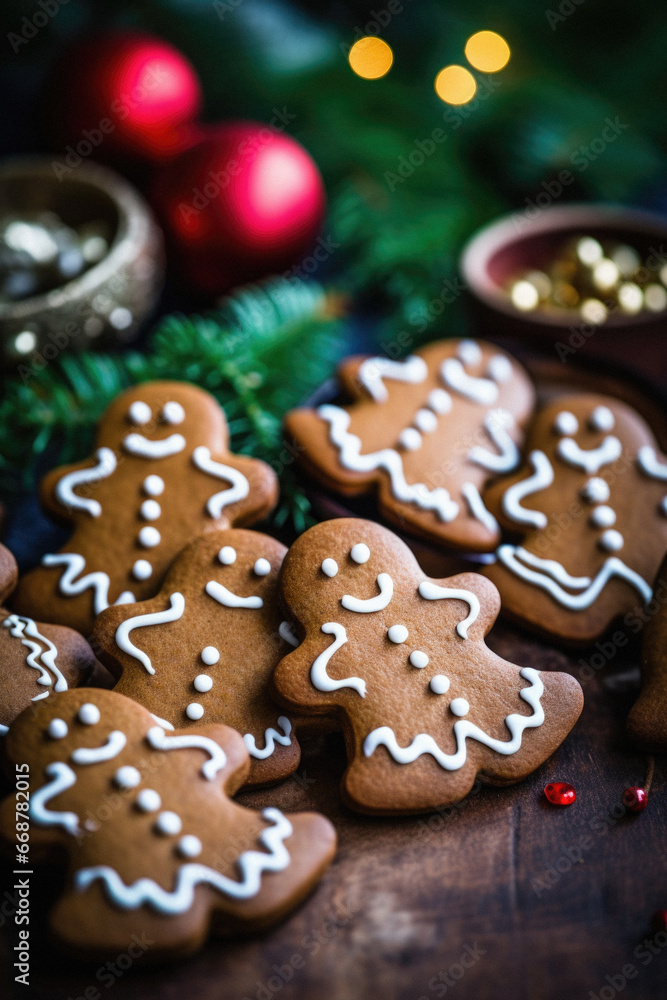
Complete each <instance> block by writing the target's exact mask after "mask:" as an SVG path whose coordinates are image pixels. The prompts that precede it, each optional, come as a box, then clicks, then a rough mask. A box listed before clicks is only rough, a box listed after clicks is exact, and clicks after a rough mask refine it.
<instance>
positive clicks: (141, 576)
mask: <svg viewBox="0 0 667 1000" xmlns="http://www.w3.org/2000/svg"><path fill="white" fill-rule="evenodd" d="M152 573H153V567H152V566H151V564H150V563H149V562H148V560H147V559H137V561H136V562H135V564H134V565H133V567H132V576H133V577H134V579H135V580H148V578H149V577H150V576H151V575H152Z"/></svg>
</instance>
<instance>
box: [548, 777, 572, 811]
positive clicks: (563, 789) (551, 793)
mask: <svg viewBox="0 0 667 1000" xmlns="http://www.w3.org/2000/svg"><path fill="white" fill-rule="evenodd" d="M544 794H545V795H546V797H547V798H548V799H549V802H551V803H553V805H555V806H571V805H572V803H573V802H574V800H575V799H576V797H577V793H576V791H575V788H574V785H569V784H568V783H567V781H550V782H549V784H548V785H545V786H544Z"/></svg>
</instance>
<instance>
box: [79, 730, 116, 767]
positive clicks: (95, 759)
mask: <svg viewBox="0 0 667 1000" xmlns="http://www.w3.org/2000/svg"><path fill="white" fill-rule="evenodd" d="M126 743H127V737H126V735H125V733H121V731H120V729H114V731H113V732H112V733H109V739H108V740H107V742H106V743H103V744H102V746H101V747H77V749H76V750H73V751H72V753H71V755H70V760H71V761H72V763H73V764H99V763H100V761H103V760H113V759H114V757H117V756H118V754H119V753H120V752H121V750H122V749H123V748H124V746H125V744H126Z"/></svg>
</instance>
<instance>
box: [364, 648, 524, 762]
mask: <svg viewBox="0 0 667 1000" xmlns="http://www.w3.org/2000/svg"><path fill="white" fill-rule="evenodd" d="M521 676H522V677H523V678H524V679H525V680H527V681H529V682H530V687H528V688H523V689H522V690H521V691H520V692H519V695H520V697H521V698H523V700H524V701H526V702H528V704H529V705H530V707H531V708H532V710H533V714H532V715H518V714H513V715H508V716H507V717H506V718H505V725H506V726H507V728H508V729H509V732H510V737H511V738H510V739H509V740H506V741H505V740H497V739H494V738H493V737H491V736H488V735H487V734H486V733H485V732H484V731H483V730H482V729H480V728H479V727H478V726H476V725H474V723H472V722H469V721H468V720H467V719H460V720H458V721H457V722H455V723H454V737H455V739H456V753H453V754H447V753H444V752H443V751H442V750H441V749H440V747H439V746H438V744H437V743H436V742H435V740H434V739H433V737H432V736H428V735H427V734H426V733H419V735H418V736H415V738H414V739H413V741H412V743H411V744H410V746H408V747H401V746H399V744H398V741H397V740H396V734H395V733H394V731H393V729H391V728H390V727H389V726H381V727H380V728H379V729H374V730H373V731H372V732H371V733H369V734H368V736H367V737H366V739H365V740H364V754H365V755H366V757H370V756H371V754H372V753H374V751H375V750H376V748H377V747H378V746H385V747H386V748H387V750H388V751H389V753H390V754H391V756H392V757H393V759H394V760H395V761H396V762H397V763H398V764H411V763H412V762H413V761H415V760H417V758H418V757H421V756H422V754H431V756H432V757H434V758H435V760H436V761H437V762H438V764H439V765H440V767H442V768H443V769H444V770H446V771H457V770H459V768H461V767H463V765H464V764H465V762H466V759H467V746H466V740H467V739H474V740H477V741H478V742H479V743H482V744H483V745H484V746H487V747H489V748H490V749H491V750H495V751H496V753H500V754H504V755H508V754H514V753H516V752H517V751H518V750H519V749H520V748H521V742H522V737H523V732H524V730H525V729H530V728H534V727H536V726H541V725H542V723H543V722H544V709H543V708H542V705H541V702H540V699H541V697H542V694H543V692H544V685H543V684H542V681H541V680H540V675H539V671H537V670H534V669H533V668H532V667H524V669H523V670H522V671H521ZM456 700H457V699H454V701H456ZM450 707H451V706H450Z"/></svg>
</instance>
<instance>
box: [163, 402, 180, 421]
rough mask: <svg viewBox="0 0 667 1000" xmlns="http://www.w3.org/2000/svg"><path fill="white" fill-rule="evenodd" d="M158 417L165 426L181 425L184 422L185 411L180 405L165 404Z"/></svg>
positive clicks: (174, 403)
mask: <svg viewBox="0 0 667 1000" xmlns="http://www.w3.org/2000/svg"><path fill="white" fill-rule="evenodd" d="M160 416H161V417H162V419H163V420H164V422H165V424H182V423H183V421H184V420H185V410H184V409H183V407H182V406H181V404H180V403H176V402H170V403H165V404H164V406H163V407H162V412H161V414H160Z"/></svg>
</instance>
